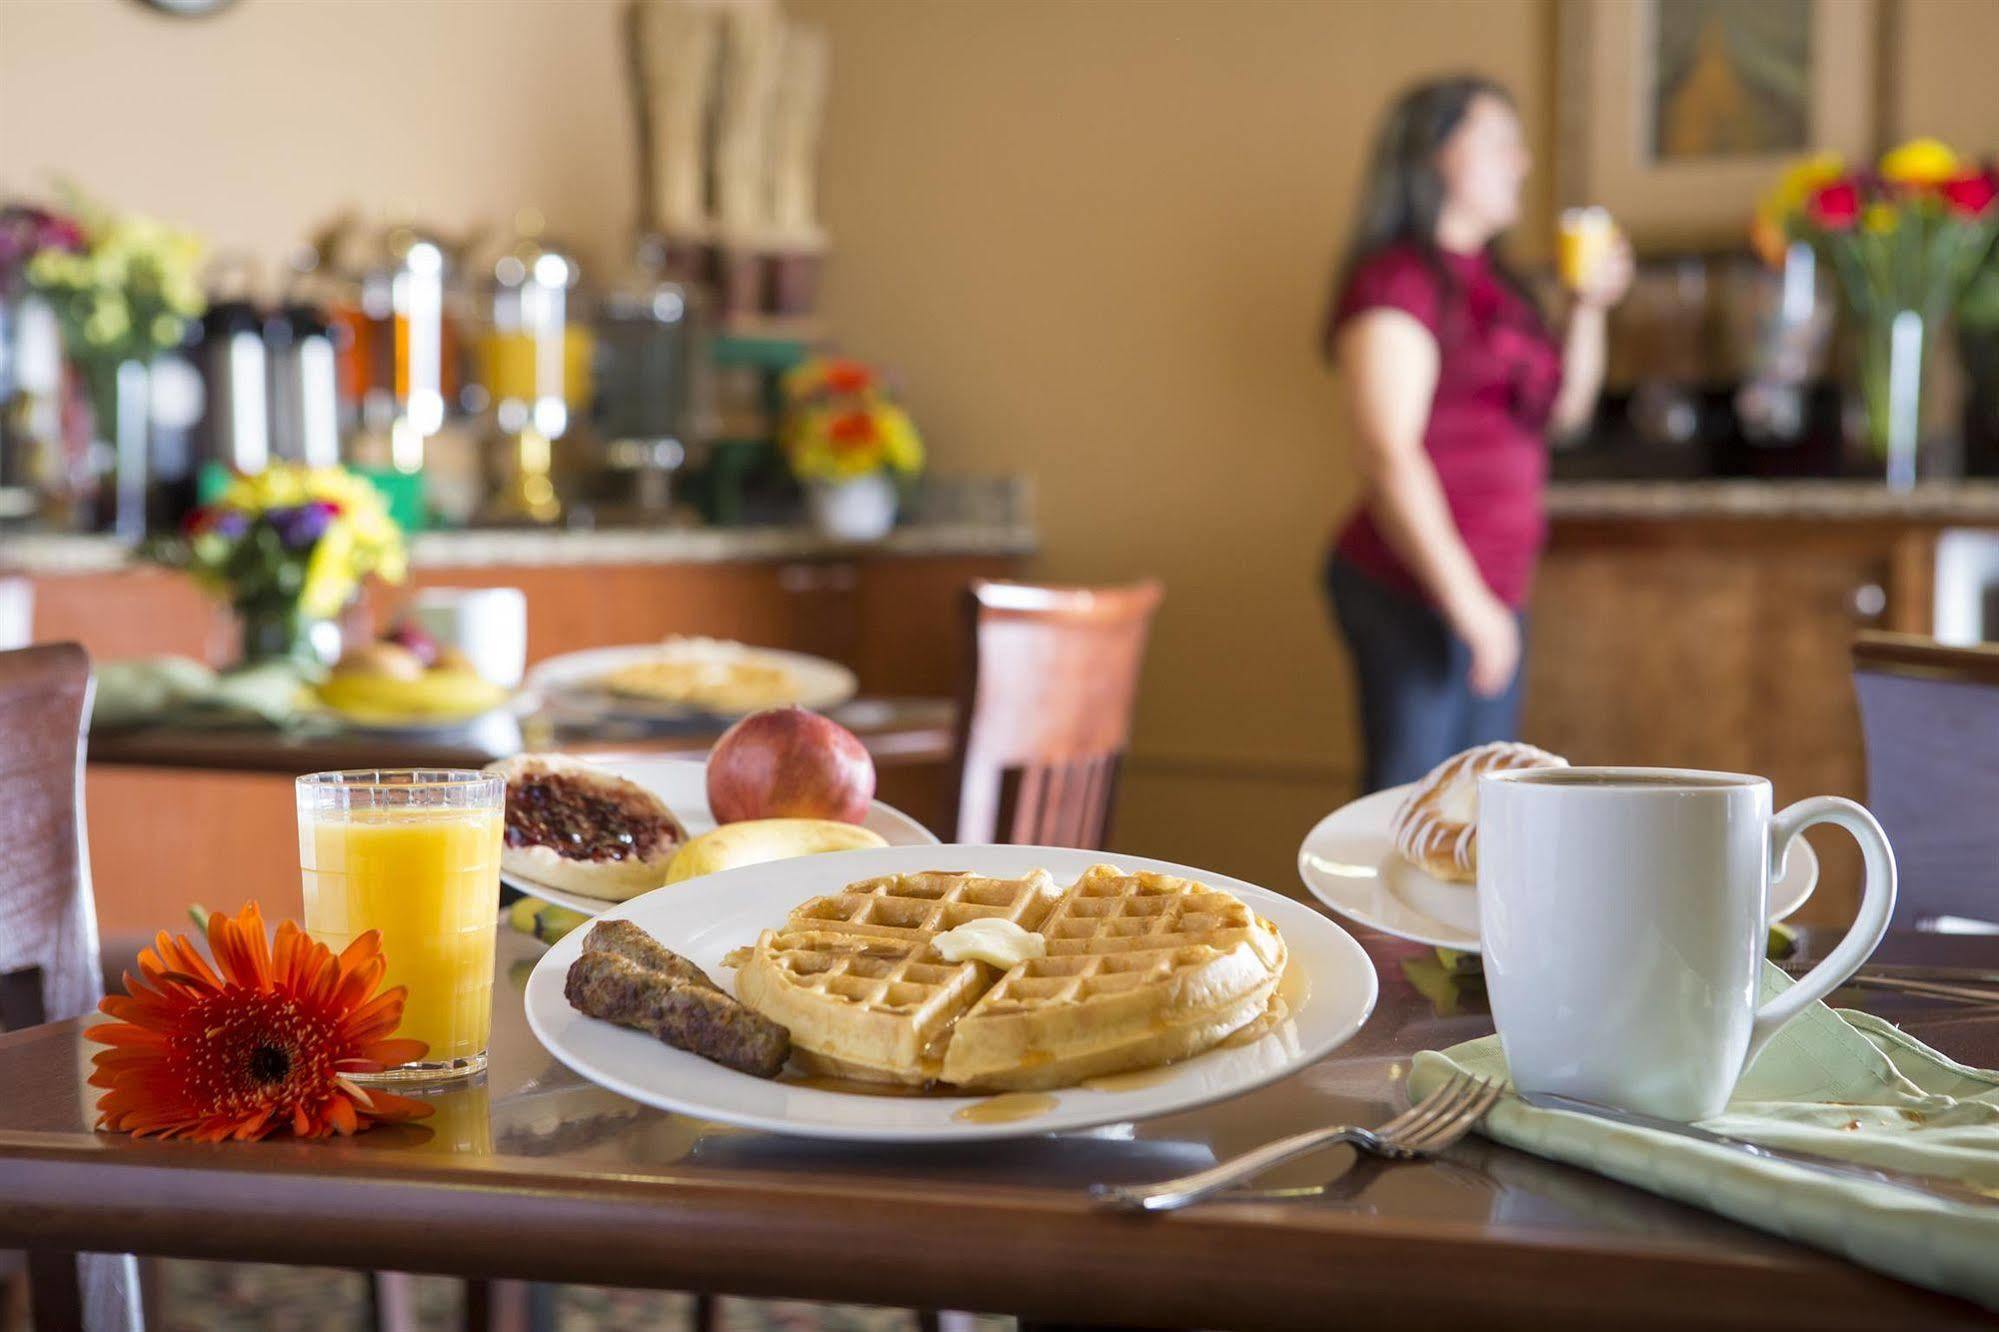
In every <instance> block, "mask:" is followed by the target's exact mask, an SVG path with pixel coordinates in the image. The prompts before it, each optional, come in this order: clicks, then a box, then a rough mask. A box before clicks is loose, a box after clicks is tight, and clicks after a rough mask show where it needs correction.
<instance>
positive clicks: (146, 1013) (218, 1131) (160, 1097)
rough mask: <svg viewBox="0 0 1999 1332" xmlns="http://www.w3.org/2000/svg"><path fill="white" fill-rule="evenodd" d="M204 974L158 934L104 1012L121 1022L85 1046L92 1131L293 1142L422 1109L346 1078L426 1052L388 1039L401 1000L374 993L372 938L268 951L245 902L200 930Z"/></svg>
mask: <svg viewBox="0 0 1999 1332" xmlns="http://www.w3.org/2000/svg"><path fill="white" fill-rule="evenodd" d="M208 951H209V952H210V954H212V955H213V956H214V958H215V965H214V967H213V968H212V969H211V968H210V967H209V965H208V964H207V963H206V962H204V961H203V960H202V957H201V954H199V953H197V952H196V951H195V950H194V945H192V944H190V943H189V942H188V941H187V940H186V939H185V938H184V937H182V936H180V935H169V934H167V932H166V931H165V930H162V931H160V934H159V937H158V938H157V939H156V940H155V941H154V943H153V947H152V948H149V949H146V950H145V951H143V952H141V953H140V954H139V977H138V979H134V978H133V976H132V973H131V972H129V971H128V972H126V973H125V990H126V993H125V994H114V995H110V996H108V997H107V998H105V999H104V1001H103V1002H102V1004H100V1005H99V1007H101V1008H102V1009H103V1011H104V1012H105V1013H106V1014H108V1015H110V1016H111V1017H114V1018H117V1019H118V1021H116V1022H105V1023H100V1024H98V1025H97V1026H94V1027H92V1028H90V1029H89V1031H88V1032H86V1033H85V1035H86V1036H87V1037H88V1038H89V1039H90V1040H93V1041H95V1042H97V1043H98V1044H100V1045H104V1046H108V1047H109V1048H108V1049H104V1050H100V1051H98V1052H97V1054H96V1056H95V1057H94V1058H93V1059H92V1061H91V1062H92V1063H93V1064H94V1065H95V1066H96V1069H95V1071H94V1072H93V1073H92V1074H91V1075H90V1085H91V1086H93V1087H102V1088H104V1095H102V1096H101V1097H99V1098H98V1101H97V1126H98V1127H99V1128H104V1129H110V1130H112V1131H114V1132H118V1133H130V1134H133V1135H134V1136H136V1137H145V1136H147V1135H149V1134H151V1135H157V1136H159V1137H163V1138H195V1139H199V1140H201V1141H204V1142H221V1141H223V1140H224V1139H226V1138H234V1139H237V1140H239V1141H241V1140H245V1139H255V1138H261V1137H264V1136H265V1135H266V1134H269V1133H274V1132H277V1131H279V1130H281V1129H289V1130H290V1131H291V1132H292V1134H293V1135H294V1136H296V1137H300V1138H323V1137H325V1136H327V1135H328V1134H331V1133H340V1134H348V1133H354V1132H357V1131H359V1130H361V1129H364V1128H367V1127H368V1126H369V1125H371V1124H376V1123H382V1122H387V1121H393V1120H402V1119H421V1118H423V1117H424V1116H426V1115H428V1114H429V1113H430V1107H429V1106H427V1105H425V1104H424V1103H423V1102H421V1101H416V1100H411V1099H409V1098H407V1097H402V1096H396V1095H392V1094H391V1093H389V1092H385V1091H378V1090H371V1089H368V1088H364V1087H362V1086H361V1085H359V1084H358V1083H356V1082H355V1081H354V1080H353V1079H352V1077H350V1076H349V1075H351V1074H354V1073H375V1072H379V1071H381V1070H382V1069H383V1068H387V1067H390V1066H393V1065H396V1064H401V1063H406V1062H408V1061H409V1060H412V1059H421V1058H423V1055H424V1051H425V1049H426V1047H425V1045H424V1043H423V1042H422V1041H415V1040H407V1039H398V1038H395V1037H392V1036H391V1035H390V1033H391V1032H393V1031H394V1030H395V1029H396V1024H397V1023H399V1022H401V1021H402V1016H403V988H402V987H401V986H397V987H395V988H394V989H390V990H384V991H381V992H380V993H377V992H376V987H377V986H379V985H380V984H381V981H382V971H383V966H384V964H383V961H382V954H381V948H380V936H378V935H377V934H376V933H375V931H373V930H369V931H368V932H367V933H366V934H363V935H361V936H360V937H359V938H357V939H356V940H354V942H353V943H351V944H349V945H348V946H347V949H346V951H345V952H343V953H341V954H340V955H339V956H338V957H335V956H334V954H333V952H332V950H331V949H329V948H327V947H326V945H325V944H322V943H317V942H315V941H314V940H312V939H311V938H309V937H307V935H306V933H305V932H304V931H303V930H301V929H299V927H298V926H296V925H294V924H293V923H292V922H290V921H286V922H285V923H284V924H282V925H280V926H279V927H278V939H277V947H276V949H275V951H274V950H273V949H272V947H271V943H270V941H269V940H268V939H267V938H265V936H264V921H263V918H262V917H261V916H260V915H258V913H257V904H256V903H254V902H252V903H250V904H249V905H248V906H246V907H244V908H243V910H242V913H241V914H240V915H237V916H235V917H233V918H232V917H230V916H225V915H223V914H222V913H221V912H217V913H215V914H214V915H212V916H210V917H209V918H208Z"/></svg>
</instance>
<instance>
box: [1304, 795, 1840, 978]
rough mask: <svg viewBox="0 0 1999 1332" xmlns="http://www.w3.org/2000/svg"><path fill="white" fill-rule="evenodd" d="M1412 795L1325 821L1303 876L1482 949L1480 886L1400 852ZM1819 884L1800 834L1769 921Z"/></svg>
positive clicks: (1379, 922)
mask: <svg viewBox="0 0 1999 1332" xmlns="http://www.w3.org/2000/svg"><path fill="white" fill-rule="evenodd" d="M1412 785H1413V783H1412ZM1408 794H1409V787H1408V786H1394V787H1390V788H1389V789H1388V790H1386V791H1376V792H1375V793H1374V794H1373V795H1369V796H1362V797H1361V798H1360V799H1358V800H1356V801H1354V802H1352V803H1351V804H1347V805H1342V806H1341V807H1340V808H1338V809H1336V810H1334V811H1333V812H1332V813H1330V814H1328V815H1326V817H1325V818H1323V819H1320V820H1319V822H1318V824H1317V825H1316V826H1314V827H1313V829H1312V831H1311V832H1309V833H1306V834H1305V841H1304V843H1303V844H1302V845H1301V846H1299V848H1298V877H1299V878H1301V879H1303V880H1304V881H1305V886H1306V887H1307V888H1309V889H1311V890H1312V896H1314V897H1316V898H1318V899H1319V900H1320V901H1321V902H1324V903H1325V904H1326V905H1327V906H1329V907H1331V908H1332V909H1333V910H1334V911H1337V912H1339V913H1340V914H1341V915H1342V916H1345V917H1346V918H1347V919H1348V920H1351V921H1354V922H1356V923H1358V924H1361V925H1367V926H1370V927H1372V928H1374V929H1377V930H1380V931H1382V932H1383V933H1385V934H1393V935H1396V936H1397V937H1399V938H1403V939H1410V940H1413V941H1414V942H1416V943H1425V944H1433V945H1435V946H1436V947H1438V948H1452V949H1456V950H1457V951H1458V952H1461V953H1476V952H1478V951H1479V947H1480V945H1479V937H1478V890H1477V889H1475V888H1474V887H1472V885H1470V884H1468V883H1445V882H1444V881H1443V880H1442V879H1438V878H1434V877H1432V876H1431V875H1428V874H1425V873H1424V872H1423V871H1422V870H1419V869H1417V868H1416V867H1415V866H1414V865H1411V864H1410V863H1409V862H1408V861H1406V860H1404V859H1403V858H1402V857H1401V856H1400V855H1398V854H1396V851H1395V843H1394V840H1393V839H1392V838H1391V837H1390V836H1389V835H1388V826H1389V823H1390V822H1391V821H1392V820H1393V818H1394V817H1395V811H1396V809H1397V808H1398V807H1399V806H1400V805H1401V804H1402V801H1403V799H1404V798H1405V797H1406V796H1407V795H1408ZM1818 881H1819V858H1818V854H1817V853H1816V852H1814V851H1813V850H1812V848H1811V846H1810V845H1809V844H1808V843H1806V842H1805V841H1803V840H1802V839H1801V840H1799V841H1796V842H1793V843H1791V855H1790V860H1789V862H1788V863H1787V864H1786V865H1785V866H1784V877H1783V878H1781V879H1779V880H1777V881H1776V882H1775V883H1773V884H1771V885H1770V919H1771V920H1782V919H1784V917H1786V916H1788V915H1790V914H1791V913H1792V912H1794V911H1796V910H1797V909H1798V908H1799V907H1801V906H1803V905H1804V904H1805V899H1806V898H1808V897H1810V896H1811V895H1812V889H1814V888H1816V887H1818Z"/></svg>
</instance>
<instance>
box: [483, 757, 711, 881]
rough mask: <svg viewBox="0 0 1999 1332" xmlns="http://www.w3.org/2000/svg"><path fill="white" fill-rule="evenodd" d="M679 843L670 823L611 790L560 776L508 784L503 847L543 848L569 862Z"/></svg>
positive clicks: (621, 856)
mask: <svg viewBox="0 0 1999 1332" xmlns="http://www.w3.org/2000/svg"><path fill="white" fill-rule="evenodd" d="M679 840H680V829H679V828H678V827H677V826H675V824H674V823H673V822H672V820H670V819H665V818H661V817H660V815H659V814H658V812H657V811H655V810H653V809H651V808H649V807H647V806H646V805H644V804H642V803H640V802H639V801H637V800H635V799H633V798H631V797H630V796H628V795H626V794H625V793H624V792H622V791H619V790H617V789H616V788H612V787H604V786H600V785H597V784H596V783H592V782H586V781H581V780H578V779H577V778H575V777H572V776H569V775H567V774H563V773H536V774H533V775H531V776H527V777H519V778H516V779H515V780H514V781H512V782H510V783H509V784H508V786H507V845H508V846H545V847H547V848H549V849H550V850H551V851H554V852H555V853H556V854H557V855H560V856H563V857H566V858H567V859H570V860H624V859H627V858H628V857H632V856H646V855H651V854H652V853H653V852H655V851H657V850H660V849H662V848H664V847H669V846H672V845H673V844H674V843H675V842H677V841H679Z"/></svg>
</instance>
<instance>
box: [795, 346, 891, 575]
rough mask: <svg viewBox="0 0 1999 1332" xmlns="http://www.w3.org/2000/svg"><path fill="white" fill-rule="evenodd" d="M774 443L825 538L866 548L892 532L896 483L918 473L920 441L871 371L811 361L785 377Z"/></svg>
mask: <svg viewBox="0 0 1999 1332" xmlns="http://www.w3.org/2000/svg"><path fill="white" fill-rule="evenodd" d="M784 401H785V408H784V420H783V425H782V427H781V431H780V435H779V442H780V443H781V444H782V445H783V447H784V452H785V456H786V458H787V459H789V460H790V463H791V471H792V475H794V476H796V477H797V478H798V479H799V481H800V482H802V483H803V484H804V486H805V489H806V498H807V501H808V502H809V504H810V505H811V509H812V514H813V518H814V520H815V521H816V522H817V523H818V524H819V526H820V527H821V529H822V530H824V531H825V532H826V533H827V534H828V535H829V536H834V537H839V538H841V539H843V540H850V541H866V540H874V539H876V538H879V537H882V536H885V535H887V533H888V530H889V528H891V527H892V526H894V524H895V509H896V502H897V499H898V490H897V482H898V481H908V480H910V479H913V478H914V477H916V476H917V475H918V474H919V473H921V472H922V470H923V441H922V438H921V437H920V436H919V435H918V434H917V433H916V426H915V424H914V423H913V422H912V421H911V420H910V419H909V414H908V413H907V412H905V411H903V409H902V408H901V407H900V406H898V405H897V404H896V402H895V400H894V399H893V398H892V397H891V396H890V394H889V392H888V390H887V388H886V387H885V386H884V385H883V384H882V381H881V377H880V375H878V374H877V373H876V372H875V371H873V370H870V369H869V368H868V367H867V366H865V365H862V364H861V363H860V362H858V361H851V360H845V359H841V358H825V357H821V358H814V359H813V360H809V361H806V362H804V363H803V364H802V365H799V366H797V367H796V368H794V369H793V370H791V371H790V372H789V373H788V374H786V375H785V377H784Z"/></svg>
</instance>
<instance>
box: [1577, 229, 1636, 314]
mask: <svg viewBox="0 0 1999 1332" xmlns="http://www.w3.org/2000/svg"><path fill="white" fill-rule="evenodd" d="M1636 272H1637V264H1636V261H1634V260H1633V259H1632V257H1631V242H1630V241H1628V240H1626V239H1625V238H1624V233H1623V232H1619V233H1618V234H1617V235H1616V236H1615V237H1613V238H1612V239H1611V242H1610V248H1608V249H1607V250H1605V251H1604V252H1603V257H1602V258H1600V259H1598V260H1597V261H1596V262H1595V263H1594V264H1592V265H1591V266H1590V271H1589V275H1588V277H1586V278H1585V279H1584V281H1583V283H1582V285H1581V286H1580V287H1578V288H1576V304H1578V305H1580V306H1582V307H1584V308H1585V309H1590V310H1608V309H1609V308H1610V307H1611V306H1613V305H1615V304H1617V303H1618V302H1619V301H1621V300H1623V299H1624V296H1625V293H1626V292H1628V291H1630V290H1631V279H1632V277H1633V276H1634V275H1635V274H1636Z"/></svg>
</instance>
